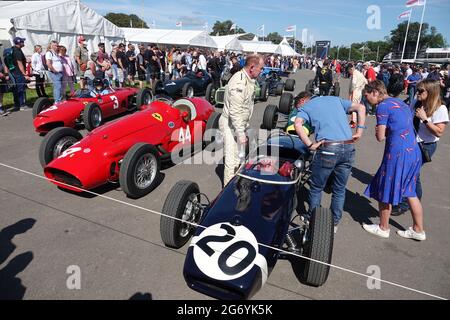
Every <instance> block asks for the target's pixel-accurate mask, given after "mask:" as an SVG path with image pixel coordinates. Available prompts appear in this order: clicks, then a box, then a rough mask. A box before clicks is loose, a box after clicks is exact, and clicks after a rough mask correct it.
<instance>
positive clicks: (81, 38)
mask: <svg viewBox="0 0 450 320" xmlns="http://www.w3.org/2000/svg"><path fill="white" fill-rule="evenodd" d="M83 41H86V39H85V38H84V37H83V36H79V37H78V43H81V42H83Z"/></svg>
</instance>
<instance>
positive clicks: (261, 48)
mask: <svg viewBox="0 0 450 320" xmlns="http://www.w3.org/2000/svg"><path fill="white" fill-rule="evenodd" d="M239 42H240V43H241V45H242V47H243V51H245V52H261V53H275V50H277V47H278V46H277V45H276V44H273V43H269V42H267V41H254V40H250V41H243V40H240V41H239Z"/></svg>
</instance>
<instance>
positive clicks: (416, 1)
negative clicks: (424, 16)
mask: <svg viewBox="0 0 450 320" xmlns="http://www.w3.org/2000/svg"><path fill="white" fill-rule="evenodd" d="M424 4H425V0H408V1H406V6H407V7H408V8H409V7H416V6H423V5H424Z"/></svg>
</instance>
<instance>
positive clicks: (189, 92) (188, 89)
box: [181, 83, 194, 98]
mask: <svg viewBox="0 0 450 320" xmlns="http://www.w3.org/2000/svg"><path fill="white" fill-rule="evenodd" d="M181 95H182V96H183V97H185V98H192V97H193V96H194V88H192V85H191V84H190V83H185V84H184V86H183V89H181Z"/></svg>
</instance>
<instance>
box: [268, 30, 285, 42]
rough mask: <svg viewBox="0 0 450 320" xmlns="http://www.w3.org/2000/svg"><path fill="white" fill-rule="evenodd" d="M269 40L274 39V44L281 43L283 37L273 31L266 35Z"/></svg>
mask: <svg viewBox="0 0 450 320" xmlns="http://www.w3.org/2000/svg"><path fill="white" fill-rule="evenodd" d="M266 40H267V41H272V43H273V44H280V42H281V41H282V40H283V37H282V36H280V35H279V33H278V32H271V33H269V34H268V35H267V36H266Z"/></svg>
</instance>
